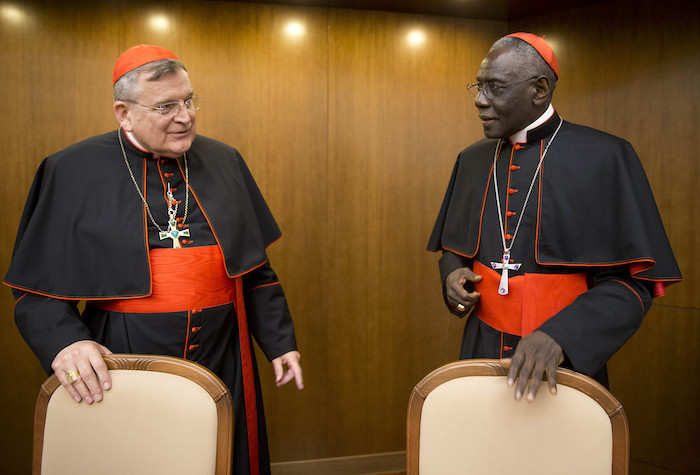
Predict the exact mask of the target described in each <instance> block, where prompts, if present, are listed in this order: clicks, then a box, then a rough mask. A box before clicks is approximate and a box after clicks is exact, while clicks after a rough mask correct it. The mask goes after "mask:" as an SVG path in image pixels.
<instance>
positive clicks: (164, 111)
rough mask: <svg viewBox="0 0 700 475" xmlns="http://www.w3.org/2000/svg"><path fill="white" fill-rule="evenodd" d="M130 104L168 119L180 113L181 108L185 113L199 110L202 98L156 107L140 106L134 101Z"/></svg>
mask: <svg viewBox="0 0 700 475" xmlns="http://www.w3.org/2000/svg"><path fill="white" fill-rule="evenodd" d="M130 102H133V103H134V104H138V105H140V106H141V107H147V108H148V109H151V110H154V111H156V112H158V113H159V114H160V115H162V116H165V117H170V116H174V115H175V114H178V113H179V112H180V107H183V106H184V108H185V110H186V111H187V112H194V111H196V110H199V106H200V105H201V104H202V98H201V97H199V96H192V97H190V98H189V99H187V100H185V101H184V102H180V101H178V102H166V103H165V104H161V105H159V106H158V107H153V106H147V105H146V104H140V103H138V102H136V101H130Z"/></svg>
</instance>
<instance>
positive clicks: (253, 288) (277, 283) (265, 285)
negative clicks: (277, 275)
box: [246, 282, 280, 294]
mask: <svg viewBox="0 0 700 475" xmlns="http://www.w3.org/2000/svg"><path fill="white" fill-rule="evenodd" d="M273 285H280V283H279V282H271V283H269V284H263V285H258V286H257V287H252V288H250V289H248V290H246V293H247V294H248V293H250V292H252V291H253V290H258V289H262V288H263V287H271V286H273Z"/></svg>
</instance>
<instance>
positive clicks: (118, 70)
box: [112, 45, 178, 86]
mask: <svg viewBox="0 0 700 475" xmlns="http://www.w3.org/2000/svg"><path fill="white" fill-rule="evenodd" d="M161 59H175V60H178V59H177V56H175V55H174V54H173V53H172V52H170V51H168V50H167V49H165V48H161V47H160V46H152V45H137V46H134V47H132V48H129V49H128V50H126V51H125V52H123V53H122V54H121V56H119V58H117V62H116V63H115V64H114V71H113V72H112V86H114V83H116V82H117V80H119V78H120V77H122V76H123V75H125V74H126V73H128V72H129V71H133V70H134V69H136V68H138V67H139V66H143V65H144V64H147V63H151V62H153V61H158V60H161Z"/></svg>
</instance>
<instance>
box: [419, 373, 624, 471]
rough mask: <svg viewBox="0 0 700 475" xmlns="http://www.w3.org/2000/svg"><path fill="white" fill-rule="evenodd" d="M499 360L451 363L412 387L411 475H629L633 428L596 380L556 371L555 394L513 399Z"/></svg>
mask: <svg viewBox="0 0 700 475" xmlns="http://www.w3.org/2000/svg"><path fill="white" fill-rule="evenodd" d="M506 375H507V370H506V369H504V368H502V367H501V366H500V365H499V364H498V361H497V360H467V361H459V362H456V363H451V364H448V365H445V366H443V367H441V368H438V369H437V370H435V371H433V372H432V373H430V374H429V375H428V376H426V377H425V378H424V379H423V380H422V381H421V382H420V383H418V385H416V387H415V388H414V389H413V392H412V394H411V397H410V400H409V406H408V423H407V466H408V475H416V474H418V473H420V475H434V474H437V475H453V474H478V475H490V474H498V475H502V474H504V473H520V474H538V475H540V474H557V475H560V474H567V475H574V474H581V475H596V474H614V475H617V474H627V473H628V466H629V428H628V426H627V418H626V416H625V413H624V411H623V409H622V406H621V405H620V403H619V402H618V401H617V400H616V399H615V398H614V397H613V396H612V395H611V394H610V393H609V392H608V391H607V390H606V389H605V388H604V387H603V386H601V385H600V384H598V383H597V382H596V381H594V380H592V379H590V378H588V377H586V376H583V375H581V374H579V373H576V372H574V371H570V370H567V369H561V368H560V369H559V370H557V394H556V395H555V396H553V395H552V394H550V392H549V390H548V388H547V385H546V383H545V382H543V383H541V386H540V389H539V391H538V393H537V398H536V399H535V401H534V402H532V403H528V402H527V401H526V400H524V399H522V400H520V401H516V400H515V399H514V398H513V390H512V389H511V388H509V387H508V386H507V385H506Z"/></svg>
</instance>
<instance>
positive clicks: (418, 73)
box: [328, 10, 502, 456]
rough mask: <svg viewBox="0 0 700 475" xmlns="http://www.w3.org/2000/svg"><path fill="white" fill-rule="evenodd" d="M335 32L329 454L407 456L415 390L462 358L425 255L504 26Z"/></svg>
mask: <svg viewBox="0 0 700 475" xmlns="http://www.w3.org/2000/svg"><path fill="white" fill-rule="evenodd" d="M329 24H330V40H329V43H330V45H329V49H330V65H329V67H330V79H329V80H330V86H329V100H330V103H329V192H330V193H329V203H330V209H331V216H330V220H329V223H330V236H331V238H330V244H331V248H332V249H333V255H332V260H331V262H330V268H331V272H330V275H332V276H334V277H335V278H334V279H332V280H331V281H330V282H329V316H328V318H329V323H328V325H329V342H328V354H329V358H330V362H331V367H332V368H334V369H333V373H334V374H337V375H338V376H339V378H338V379H337V380H336V381H334V384H333V386H332V387H329V388H328V391H329V401H330V403H331V406H330V410H329V417H330V420H331V421H332V425H333V426H334V427H337V430H338V432H337V434H336V437H333V438H331V440H330V444H331V447H330V450H329V452H330V455H331V456H339V455H348V454H363V453H373V452H387V451H397V450H403V449H404V447H405V441H404V429H403V426H404V424H405V414H406V395H407V394H409V392H410V389H411V388H412V387H413V385H415V384H416V382H417V381H419V380H420V379H421V378H422V377H423V376H424V375H425V374H427V372H429V371H430V370H431V368H435V367H436V366H439V365H441V364H443V363H446V362H448V361H451V360H454V359H456V357H457V355H458V347H459V338H460V336H461V322H460V321H459V320H457V319H454V318H453V317H451V315H450V314H449V313H448V312H447V311H446V310H445V309H444V307H443V305H442V298H441V295H440V288H439V277H438V272H437V257H438V256H435V255H431V254H428V253H426V252H425V247H426V245H427V238H428V236H429V235H430V231H431V230H432V225H433V223H434V220H435V218H436V216H437V211H438V210H439V207H440V204H441V202H442V196H443V193H444V190H445V188H446V186H447V182H448V180H449V175H450V173H451V170H452V166H453V165H454V160H455V158H456V156H457V153H458V152H459V151H460V150H461V149H462V148H463V147H464V146H466V145H467V144H469V143H470V142H472V141H474V140H476V139H478V138H480V136H481V131H480V126H479V123H478V119H477V118H476V113H475V111H474V110H472V107H473V105H472V104H471V101H470V100H469V97H468V95H467V94H466V84H467V82H468V80H469V79H470V78H472V77H474V76H475V74H476V69H477V68H478V63H479V61H480V55H481V54H482V51H483V50H485V49H486V48H487V44H489V43H490V41H491V37H493V36H494V35H497V34H498V33H500V31H498V29H499V27H500V28H502V25H500V24H494V23H480V22H470V21H466V20H462V21H457V20H449V21H447V20H444V19H429V18H421V17H414V16H409V15H393V14H383V13H378V12H355V11H343V10H338V11H333V12H332V13H331V18H330V21H329ZM412 29H418V30H420V31H422V32H423V34H424V35H425V38H426V41H425V43H424V44H423V45H422V46H420V47H411V46H410V45H408V44H407V41H406V39H407V35H408V34H409V32H410V31H412ZM349 408H352V410H348V409H349ZM342 434H346V435H345V436H344V435H342ZM352 434H362V436H361V437H356V436H353V435H352Z"/></svg>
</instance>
